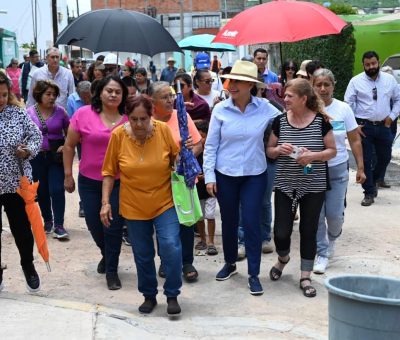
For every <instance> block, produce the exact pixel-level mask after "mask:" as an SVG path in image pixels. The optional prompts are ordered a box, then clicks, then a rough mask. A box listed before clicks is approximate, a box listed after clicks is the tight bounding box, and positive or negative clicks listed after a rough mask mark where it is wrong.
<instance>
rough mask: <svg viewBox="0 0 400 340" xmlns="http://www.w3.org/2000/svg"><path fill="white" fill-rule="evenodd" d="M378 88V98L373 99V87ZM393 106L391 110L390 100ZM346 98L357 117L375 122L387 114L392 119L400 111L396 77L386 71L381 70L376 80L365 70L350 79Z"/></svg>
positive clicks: (399, 93) (399, 92) (399, 95)
mask: <svg viewBox="0 0 400 340" xmlns="http://www.w3.org/2000/svg"><path fill="white" fill-rule="evenodd" d="M374 88H376V90H377V100H374V99H373V89H374ZM391 99H392V100H393V108H392V110H390V100H391ZM344 100H345V102H347V103H348V104H349V105H350V107H351V108H352V110H353V111H354V114H355V116H356V117H357V118H361V119H367V120H370V121H373V122H376V121H382V120H384V119H385V118H386V117H387V116H390V118H391V119H392V120H395V119H396V117H398V115H399V112H400V91H399V88H398V86H397V82H396V79H395V78H394V77H393V76H392V75H391V74H387V73H384V72H379V75H378V77H377V78H376V80H373V79H372V78H370V77H368V76H367V75H366V74H365V72H363V73H360V74H358V75H356V76H355V77H353V78H352V79H351V80H350V83H349V85H348V86H347V89H346V93H345V95H344Z"/></svg>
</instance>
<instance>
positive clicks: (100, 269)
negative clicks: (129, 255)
mask: <svg viewBox="0 0 400 340" xmlns="http://www.w3.org/2000/svg"><path fill="white" fill-rule="evenodd" d="M97 272H98V273H99V274H105V273H106V260H105V259H104V257H102V258H101V260H100V262H99V264H98V265H97Z"/></svg>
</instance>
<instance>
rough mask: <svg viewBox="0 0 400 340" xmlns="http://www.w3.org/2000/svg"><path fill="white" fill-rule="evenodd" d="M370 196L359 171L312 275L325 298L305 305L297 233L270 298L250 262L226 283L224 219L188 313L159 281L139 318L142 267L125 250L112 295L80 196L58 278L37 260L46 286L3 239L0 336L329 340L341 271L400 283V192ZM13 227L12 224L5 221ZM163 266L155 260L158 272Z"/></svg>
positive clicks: (271, 257) (187, 300)
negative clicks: (36, 284)
mask: <svg viewBox="0 0 400 340" xmlns="http://www.w3.org/2000/svg"><path fill="white" fill-rule="evenodd" d="M361 199H362V189H361V187H360V186H358V185H356V184H355V183H354V171H351V178H350V184H349V188H348V196H347V204H348V208H347V210H346V219H345V225H344V231H343V235H342V236H341V238H340V239H339V241H338V244H337V249H336V254H335V257H334V259H333V260H332V261H331V263H330V267H329V268H328V270H327V274H326V275H313V283H314V284H315V287H316V289H317V292H318V295H317V297H316V298H313V299H307V298H305V297H304V296H303V295H302V293H301V291H300V289H299V287H298V285H299V283H298V281H299V275H300V272H299V265H300V259H299V233H298V224H297V223H296V224H295V226H294V232H293V238H292V245H293V249H292V252H291V261H290V263H289V264H288V266H287V267H286V268H285V270H284V273H283V276H282V278H281V280H279V281H278V282H271V280H270V279H269V278H268V272H269V270H270V268H271V266H272V265H273V264H274V263H275V261H276V254H266V255H263V256H262V265H261V273H260V280H261V283H262V285H263V287H264V291H265V293H264V295H262V296H259V297H255V296H251V295H250V294H249V292H248V288H247V274H246V272H247V265H246V261H242V262H239V263H238V272H239V273H238V274H237V275H235V276H233V277H232V278H231V279H230V280H227V281H224V282H218V281H216V280H215V274H216V272H217V271H218V270H219V269H220V267H221V266H222V264H223V254H222V247H221V237H220V220H219V219H217V233H218V236H217V242H216V245H217V248H218V250H219V254H218V255H217V256H214V257H212V256H196V257H195V262H194V265H195V266H196V268H197V269H198V271H199V280H198V282H196V283H194V284H188V283H184V285H183V287H182V294H181V296H180V297H179V302H180V304H181V307H182V316H181V317H180V318H178V319H169V318H168V317H167V316H166V302H165V297H164V296H163V295H162V294H161V292H162V283H163V281H162V280H161V279H160V280H159V291H160V294H159V295H158V297H157V298H158V306H157V307H156V309H155V310H154V312H153V313H152V314H151V315H149V316H143V315H140V314H139V313H138V311H137V307H138V306H139V305H140V303H141V302H142V301H143V300H142V297H141V296H140V294H139V293H138V292H137V288H136V286H137V277H136V269H135V266H134V263H133V257H132V253H131V250H130V248H128V247H127V246H125V245H123V248H122V252H121V257H120V266H119V272H120V278H121V281H122V285H123V288H122V289H121V290H118V291H109V290H108V289H107V287H106V284H105V279H104V275H99V274H97V273H96V266H97V262H98V260H99V254H98V251H97V250H96V247H95V246H94V244H93V241H92V239H91V237H90V234H89V233H88V231H87V230H86V227H85V224H84V220H83V219H79V218H78V217H76V216H77V206H78V197H77V194H74V195H68V196H67V215H66V216H67V218H66V220H67V224H66V225H67V226H69V228H68V230H69V232H70V235H71V241H69V242H67V243H65V242H63V243H62V242H59V241H57V240H54V239H52V238H49V239H48V240H49V248H50V252H51V258H50V261H51V265H52V272H51V273H47V271H46V268H45V266H44V264H43V262H42V260H41V259H40V258H39V257H38V256H37V254H35V259H36V260H35V265H36V268H37V270H38V272H39V274H40V276H41V280H42V289H41V291H40V292H38V293H36V294H28V293H26V288H25V282H24V279H23V274H22V272H21V269H20V266H19V264H18V260H17V259H18V254H17V250H16V247H15V244H14V241H13V238H12V236H11V234H10V232H9V230H7V228H6V229H5V231H4V232H3V235H2V240H3V261H4V262H5V263H6V264H7V266H8V268H7V269H6V270H5V271H4V285H5V288H4V289H3V291H2V292H0V325H1V327H0V339H13V340H14V339H24V340H25V339H27V338H31V339H68V340H71V339H79V340H86V339H88V340H90V339H95V340H99V339H107V340H108V339H243V338H246V339H321V340H322V339H326V338H327V335H328V293H327V291H326V289H325V287H324V280H325V279H326V278H327V277H331V276H337V275H342V274H371V275H384V276H392V277H399V276H400V250H399V246H398V245H399V244H400V233H399V229H400V223H399V221H400V210H399V208H398V207H400V189H399V187H398V186H397V187H392V188H391V189H383V190H380V191H379V194H378V198H377V199H376V203H375V204H373V205H372V206H371V207H362V206H361V205H360V202H361ZM4 221H6V219H4ZM158 263H159V260H158V258H156V264H157V266H158Z"/></svg>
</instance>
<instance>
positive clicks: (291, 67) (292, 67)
mask: <svg viewBox="0 0 400 340" xmlns="http://www.w3.org/2000/svg"><path fill="white" fill-rule="evenodd" d="M290 70H292V71H296V68H295V67H294V66H286V67H285V71H290Z"/></svg>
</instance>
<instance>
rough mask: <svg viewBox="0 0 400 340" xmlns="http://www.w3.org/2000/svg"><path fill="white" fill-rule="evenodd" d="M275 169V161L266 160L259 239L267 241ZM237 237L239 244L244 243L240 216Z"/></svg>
mask: <svg viewBox="0 0 400 340" xmlns="http://www.w3.org/2000/svg"><path fill="white" fill-rule="evenodd" d="M275 171H276V162H268V168H267V172H266V176H267V188H266V189H265V194H264V198H263V201H262V207H261V217H260V227H261V240H262V241H268V242H269V241H271V229H272V228H271V226H272V191H273V189H274V181H275ZM239 216H240V213H239ZM238 239H239V244H243V245H244V231H243V226H242V218H241V216H240V217H239V230H238Z"/></svg>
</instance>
